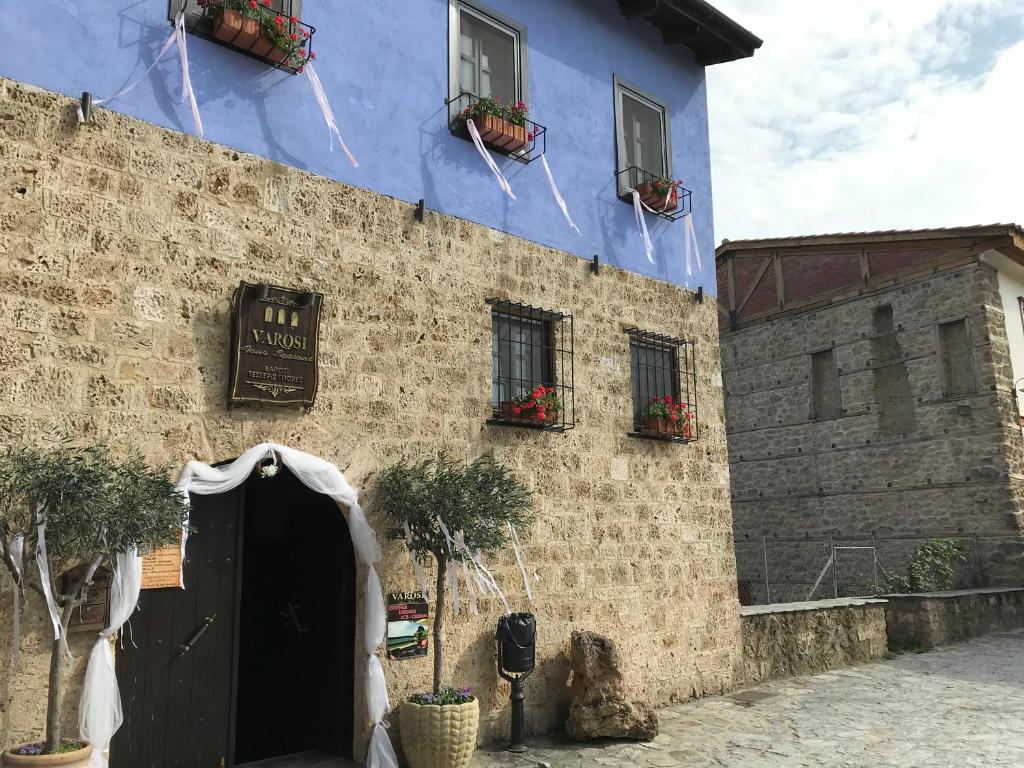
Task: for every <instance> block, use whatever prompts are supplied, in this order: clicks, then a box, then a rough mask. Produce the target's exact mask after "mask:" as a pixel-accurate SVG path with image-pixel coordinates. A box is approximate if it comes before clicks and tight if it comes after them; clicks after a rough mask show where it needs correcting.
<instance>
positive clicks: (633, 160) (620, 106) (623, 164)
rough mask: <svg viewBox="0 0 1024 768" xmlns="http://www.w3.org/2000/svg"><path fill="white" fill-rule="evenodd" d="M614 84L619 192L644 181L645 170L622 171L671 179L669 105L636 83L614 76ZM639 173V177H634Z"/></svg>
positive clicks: (623, 191) (621, 192)
mask: <svg viewBox="0 0 1024 768" xmlns="http://www.w3.org/2000/svg"><path fill="white" fill-rule="evenodd" d="M613 83H614V86H615V149H616V162H617V167H616V169H615V170H616V171H617V172H620V173H619V175H618V179H619V190H618V191H619V194H620V195H623V194H625V193H626V192H628V191H629V189H630V187H632V186H635V185H636V183H638V182H640V181H643V180H644V178H645V176H644V173H640V174H626V173H621V171H624V170H626V169H627V168H630V167H635V168H639V169H640V170H641V171H643V172H645V173H646V174H651V175H653V176H660V177H661V178H666V179H670V178H672V140H671V135H670V132H669V121H668V106H667V105H666V104H665V102H664V101H662V100H660V99H658V98H657V97H655V96H653V95H651V94H650V93H646V92H645V91H643V90H641V89H640V88H639V87H638V86H636V85H633V84H632V83H629V82H627V81H625V80H623V79H622V78H621V77H619V76H618V75H614V76H613ZM634 176H639V178H633V177H634Z"/></svg>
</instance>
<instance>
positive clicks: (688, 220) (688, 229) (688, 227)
mask: <svg viewBox="0 0 1024 768" xmlns="http://www.w3.org/2000/svg"><path fill="white" fill-rule="evenodd" d="M683 221H684V222H685V223H684V225H683V237H684V238H685V240H686V246H685V248H686V276H687V277H689V276H690V275H692V274H693V263H692V262H693V259H694V258H696V260H697V271H698V272H700V271H701V270H702V269H703V267H702V266H701V263H700V248H699V247H698V246H697V233H696V232H695V231H694V229H693V214H692V213H688V214H686V215H685V216H684V217H683Z"/></svg>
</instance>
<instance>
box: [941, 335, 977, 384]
mask: <svg viewBox="0 0 1024 768" xmlns="http://www.w3.org/2000/svg"><path fill="white" fill-rule="evenodd" d="M939 377H940V379H941V381H942V396H943V397H958V396H960V395H969V394H972V393H973V392H974V391H975V385H974V350H973V349H972V348H971V336H970V333H969V332H968V330H967V320H966V319H963V320H954V321H953V322H950V323H941V324H940V325H939Z"/></svg>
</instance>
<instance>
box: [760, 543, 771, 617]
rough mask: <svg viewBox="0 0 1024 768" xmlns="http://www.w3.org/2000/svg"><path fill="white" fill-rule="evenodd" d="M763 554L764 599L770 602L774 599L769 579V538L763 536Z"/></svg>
mask: <svg viewBox="0 0 1024 768" xmlns="http://www.w3.org/2000/svg"><path fill="white" fill-rule="evenodd" d="M761 554H762V555H763V556H764V601H765V603H766V604H770V603H771V601H772V587H771V583H770V582H769V581H768V539H767V538H765V537H764V536H762V537H761Z"/></svg>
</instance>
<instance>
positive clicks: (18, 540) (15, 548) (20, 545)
mask: <svg viewBox="0 0 1024 768" xmlns="http://www.w3.org/2000/svg"><path fill="white" fill-rule="evenodd" d="M8 552H9V553H10V555H11V562H12V563H13V565H14V616H13V617H12V618H11V625H12V626H11V662H12V663H13V664H15V665H17V664H18V662H20V661H21V574H22V564H23V563H24V561H25V534H23V533H19V534H18V535H17V536H15V537H14V539H13V540H12V541H11V546H10V548H9V549H8Z"/></svg>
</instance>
